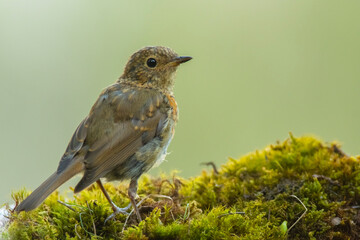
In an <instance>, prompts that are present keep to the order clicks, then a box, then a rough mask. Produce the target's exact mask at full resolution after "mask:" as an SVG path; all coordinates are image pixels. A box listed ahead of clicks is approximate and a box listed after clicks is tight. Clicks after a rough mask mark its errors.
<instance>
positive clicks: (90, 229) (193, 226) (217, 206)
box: [3, 135, 360, 239]
mask: <svg viewBox="0 0 360 240" xmlns="http://www.w3.org/2000/svg"><path fill="white" fill-rule="evenodd" d="M359 162H360V158H359V157H350V156H347V155H346V154H344V153H343V152H342V151H341V150H340V149H339V148H338V146H337V145H336V144H324V143H323V142H321V141H319V140H317V139H315V138H312V137H301V138H294V137H293V136H292V135H290V138H289V139H287V140H286V141H284V142H283V143H277V144H275V145H270V146H268V147H267V148H265V149H264V150H262V151H256V152H254V153H251V154H248V155H247V156H244V157H242V158H240V159H232V158H231V159H229V161H228V162H227V163H226V164H225V165H223V166H222V167H221V169H219V170H218V171H212V170H211V171H203V173H202V174H201V176H198V177H196V178H194V179H189V180H186V179H182V178H179V177H177V176H175V174H174V176H173V177H170V178H169V177H166V176H162V177H160V178H149V177H147V176H145V177H143V178H142V179H141V181H140V183H139V191H138V194H139V195H140V199H143V202H142V204H141V207H140V212H141V215H142V217H143V219H144V220H143V221H142V222H141V223H139V224H138V223H137V220H136V216H135V215H134V214H132V215H130V217H129V218H128V219H127V216H125V215H117V216H116V218H115V219H113V220H110V221H107V222H106V223H105V219H106V218H107V217H108V216H109V215H110V214H111V213H112V210H111V207H110V205H109V204H108V203H107V201H106V199H105V197H104V196H103V194H102V193H101V191H100V190H99V189H98V188H96V187H91V188H89V189H87V190H85V191H83V192H81V193H80V194H79V195H76V196H75V199H74V200H65V199H64V197H63V196H60V195H59V193H58V192H55V193H54V194H52V195H51V196H50V197H49V198H48V199H47V200H46V201H45V202H44V203H43V204H42V205H41V206H40V207H39V208H38V209H36V210H34V211H32V212H28V213H25V212H21V213H20V214H17V213H12V214H10V225H9V227H8V231H7V233H6V234H4V235H3V238H9V239H359V238H360V211H359V208H360V165H359ZM214 170H216V169H214ZM105 187H106V189H107V190H108V192H109V194H110V196H111V197H112V199H113V201H114V202H115V204H117V205H118V206H126V205H127V204H128V203H129V200H128V198H127V196H126V194H125V193H126V188H127V186H126V185H124V184H121V185H119V186H114V185H112V184H106V185H105ZM27 194H28V193H26V192H25V191H19V192H17V193H15V194H14V196H13V198H14V200H15V201H16V202H19V201H21V200H22V199H24V198H25V196H26V195H27ZM165 196H167V197H165ZM58 199H60V201H62V202H66V203H67V204H68V207H66V206H64V205H62V204H60V203H58V201H57V200H58ZM242 212H243V213H242Z"/></svg>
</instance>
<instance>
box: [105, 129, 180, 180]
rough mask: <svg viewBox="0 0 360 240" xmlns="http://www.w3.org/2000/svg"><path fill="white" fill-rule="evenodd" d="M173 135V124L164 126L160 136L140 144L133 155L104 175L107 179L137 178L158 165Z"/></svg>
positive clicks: (164, 155)
mask: <svg viewBox="0 0 360 240" xmlns="http://www.w3.org/2000/svg"><path fill="white" fill-rule="evenodd" d="M172 137H173V126H169V128H166V129H165V130H164V131H163V133H162V134H161V136H159V137H155V138H154V139H152V140H151V141H149V142H148V143H147V144H145V145H144V146H142V147H141V148H140V149H139V150H138V151H137V152H136V153H135V154H134V155H132V156H131V157H129V158H128V159H127V160H125V161H124V162H122V163H121V164H119V165H118V166H117V167H116V168H115V169H114V170H112V171H111V172H109V173H108V174H107V175H106V176H105V177H106V178H107V180H108V181H113V180H125V179H134V178H139V177H140V176H141V174H143V173H145V172H147V171H148V170H150V169H151V168H152V167H153V166H154V165H155V166H158V165H160V163H161V162H163V161H164V159H165V157H166V155H167V148H168V146H169V144H170V142H171V139H172Z"/></svg>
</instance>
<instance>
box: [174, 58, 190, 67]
mask: <svg viewBox="0 0 360 240" xmlns="http://www.w3.org/2000/svg"><path fill="white" fill-rule="evenodd" d="M191 59H192V57H184V56H181V57H176V58H174V59H173V60H172V61H171V63H172V64H174V65H176V66H177V65H179V64H181V63H184V62H187V61H190V60H191Z"/></svg>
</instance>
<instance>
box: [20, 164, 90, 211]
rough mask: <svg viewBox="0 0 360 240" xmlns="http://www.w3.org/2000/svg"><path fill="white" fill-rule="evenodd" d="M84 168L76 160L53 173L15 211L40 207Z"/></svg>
mask: <svg viewBox="0 0 360 240" xmlns="http://www.w3.org/2000/svg"><path fill="white" fill-rule="evenodd" d="M82 170H83V163H81V162H75V163H74V164H71V165H70V166H68V167H67V168H66V169H64V171H62V172H60V173H56V172H55V173H53V174H52V175H51V176H50V177H49V178H48V179H46V180H45V182H43V183H42V184H41V185H40V186H39V187H38V188H37V189H35V191H33V192H32V193H31V194H30V195H29V196H28V197H27V198H26V199H25V200H24V201H22V202H21V203H20V204H19V205H18V206H17V207H16V209H15V211H17V212H20V211H30V210H33V209H35V208H36V207H38V206H39V205H40V204H41V203H42V202H43V201H44V200H45V199H46V198H47V197H48V196H49V195H50V194H51V193H52V192H53V191H55V190H56V189H57V188H58V187H60V185H62V184H63V183H65V182H66V181H68V180H69V179H70V178H72V177H73V176H75V175H76V174H78V173H80V172H81V171H82Z"/></svg>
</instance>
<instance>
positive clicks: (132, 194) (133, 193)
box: [128, 178, 141, 222]
mask: <svg viewBox="0 0 360 240" xmlns="http://www.w3.org/2000/svg"><path fill="white" fill-rule="evenodd" d="M137 187H138V183H137V178H133V179H131V181H130V185H129V190H128V194H129V198H130V201H131V204H132V206H133V208H134V211H135V213H136V216H137V218H138V220H139V222H141V216H140V213H139V209H138V207H137V206H136V202H135V198H136V192H137Z"/></svg>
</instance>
